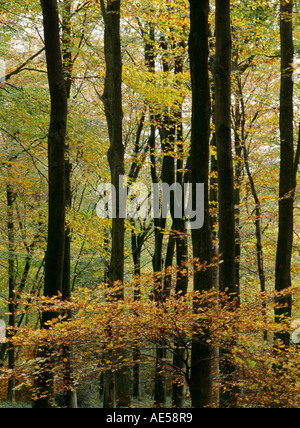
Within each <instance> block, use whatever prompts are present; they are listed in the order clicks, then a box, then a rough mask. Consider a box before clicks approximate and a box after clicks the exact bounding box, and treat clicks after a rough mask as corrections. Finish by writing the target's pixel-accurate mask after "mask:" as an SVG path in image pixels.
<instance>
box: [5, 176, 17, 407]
mask: <svg viewBox="0 0 300 428" xmlns="http://www.w3.org/2000/svg"><path fill="white" fill-rule="evenodd" d="M6 197H7V234H8V292H9V299H8V311H9V317H8V327H9V329H8V333H7V338H8V339H12V338H13V335H14V329H15V322H16V319H15V318H16V317H15V289H16V281H15V226H14V214H13V205H14V200H15V195H14V191H13V188H12V186H11V185H10V184H7V186H6ZM7 354H8V368H9V369H11V370H13V369H14V368H15V347H14V345H13V343H8V347H7ZM14 388H15V377H14V375H12V376H10V377H9V379H8V387H7V401H8V402H11V403H12V402H13V401H14V400H15V390H14Z"/></svg>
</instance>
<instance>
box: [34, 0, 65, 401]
mask: <svg viewBox="0 0 300 428" xmlns="http://www.w3.org/2000/svg"><path fill="white" fill-rule="evenodd" d="M41 6H42V11H43V24H44V37H45V52H46V61H47V71H48V81H49V91H50V97H51V116H50V125H49V133H48V169H49V175H48V183H49V187H48V189H49V196H48V197H49V202H48V206H49V208H48V239H47V251H46V259H45V281H44V295H45V296H46V297H53V296H58V295H59V293H62V285H63V276H64V250H65V201H66V194H65V144H66V142H65V139H66V127H67V115H68V108H67V104H68V103H67V90H66V85H65V79H64V72H63V65H62V54H61V42H60V33H59V16H58V9H57V1H56V0H45V1H41ZM54 316H55V312H51V311H48V312H43V315H42V321H41V327H42V328H46V327H47V322H48V321H50V320H51V319H52V318H53V317H54ZM39 352H40V355H41V357H42V356H44V357H46V359H49V361H48V367H47V363H46V364H45V367H44V368H43V369H42V370H41V372H40V373H38V374H37V388H40V389H42V390H43V398H38V399H37V400H35V402H34V407H35V408H40V407H42V408H47V407H51V405H52V403H51V402H52V399H53V396H52V395H53V385H52V374H51V349H50V350H49V349H47V348H44V349H40V351H39ZM49 353H50V355H49ZM44 370H45V371H44ZM43 371H44V372H43Z"/></svg>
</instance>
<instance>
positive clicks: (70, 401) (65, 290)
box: [62, 0, 77, 408]
mask: <svg viewBox="0 0 300 428" xmlns="http://www.w3.org/2000/svg"><path fill="white" fill-rule="evenodd" d="M62 6H63V9H62V59H63V70H64V76H65V85H66V91H67V97H68V99H69V98H70V93H71V87H72V74H73V66H74V62H73V58H72V41H71V38H72V35H71V13H72V10H71V0H64V2H63V5H62ZM71 177H72V164H71V161H70V145H69V141H68V136H67V135H66V139H65V206H66V211H68V210H70V209H71V206H72V189H71ZM71 233H72V231H71V227H70V224H69V222H68V221H66V225H65V251H64V272H63V284H62V299H63V300H65V301H67V300H69V299H70V298H71ZM67 316H68V320H69V319H71V318H72V313H71V311H68V313H67ZM71 355H72V347H71V345H66V346H64V348H63V360H64V361H65V364H64V397H65V405H66V407H67V408H77V394H76V391H75V390H74V382H73V375H72V363H71Z"/></svg>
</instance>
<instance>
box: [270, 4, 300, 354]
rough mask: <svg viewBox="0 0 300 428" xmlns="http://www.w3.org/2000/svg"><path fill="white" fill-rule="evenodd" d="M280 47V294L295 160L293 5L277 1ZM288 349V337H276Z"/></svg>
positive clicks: (287, 278) (289, 242) (282, 310)
mask: <svg viewBox="0 0 300 428" xmlns="http://www.w3.org/2000/svg"><path fill="white" fill-rule="evenodd" d="M280 44H281V81H280V110H279V129H280V179H279V224H278V239H277V252H276V269H275V289H276V290H277V291H281V290H284V289H286V288H289V287H290V286H291V257H292V247H293V234H294V198H295V187H296V173H297V169H298V162H299V159H298V160H295V157H294V123H293V122H294V107H293V106H294V102H293V95H294V92H293V60H294V43H293V2H292V1H289V2H287V1H285V0H280ZM283 300H284V301H282V302H281V303H282V306H281V307H278V308H277V309H276V310H275V317H276V319H277V320H278V321H279V320H280V319H281V317H282V316H285V317H288V318H290V317H291V313H292V300H291V296H290V295H287V296H286V297H285V298H284V299H283ZM276 339H281V340H282V342H283V343H284V345H285V346H289V342H290V335H289V334H288V333H283V334H281V333H278V334H277V335H276Z"/></svg>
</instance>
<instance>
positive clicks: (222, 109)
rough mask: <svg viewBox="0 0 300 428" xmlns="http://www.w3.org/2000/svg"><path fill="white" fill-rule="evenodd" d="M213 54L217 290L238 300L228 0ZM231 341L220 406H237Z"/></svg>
mask: <svg viewBox="0 0 300 428" xmlns="http://www.w3.org/2000/svg"><path fill="white" fill-rule="evenodd" d="M215 26H216V53H215V63H214V88H215V129H216V146H217V165H218V201H219V202H218V203H219V206H218V218H219V253H220V254H221V264H220V268H219V289H220V291H221V292H227V294H228V296H229V298H230V299H233V298H235V299H237V300H239V289H238V287H237V281H236V276H235V274H236V258H235V248H236V243H235V238H236V234H235V206H234V205H235V204H234V173H233V160H232V155H233V153H232V141H231V60H232V57H231V22H230V0H216V12H215ZM232 346H233V343H232V340H231V339H230V340H228V342H227V343H226V344H224V346H223V347H222V348H220V372H221V375H222V376H223V378H224V381H225V389H223V388H221V390H220V406H221V407H235V406H236V393H237V391H236V388H235V381H234V379H235V372H236V367H235V364H234V362H233V361H232V358H231V353H230V349H231V347H232Z"/></svg>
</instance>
